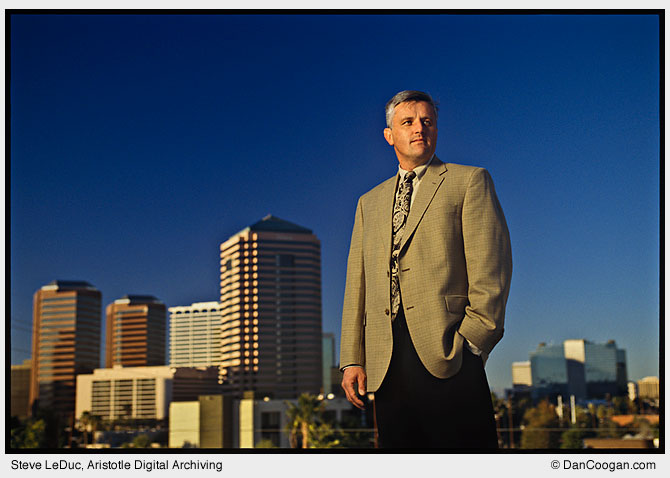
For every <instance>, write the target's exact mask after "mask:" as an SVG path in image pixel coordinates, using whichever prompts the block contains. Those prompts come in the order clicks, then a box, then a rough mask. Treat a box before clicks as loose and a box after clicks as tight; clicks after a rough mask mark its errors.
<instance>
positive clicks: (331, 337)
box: [321, 332, 336, 395]
mask: <svg viewBox="0 0 670 478" xmlns="http://www.w3.org/2000/svg"><path fill="white" fill-rule="evenodd" d="M322 360H323V363H322V370H323V372H322V374H323V387H322V390H321V393H323V394H324V395H328V394H329V393H331V392H332V391H333V368H335V363H336V362H335V334H333V333H332V332H324V334H323V353H322Z"/></svg>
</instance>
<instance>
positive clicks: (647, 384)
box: [637, 377, 660, 400]
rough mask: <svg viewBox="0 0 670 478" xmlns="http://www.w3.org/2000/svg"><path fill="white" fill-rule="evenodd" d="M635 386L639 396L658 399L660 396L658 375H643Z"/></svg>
mask: <svg viewBox="0 0 670 478" xmlns="http://www.w3.org/2000/svg"><path fill="white" fill-rule="evenodd" d="M637 387H638V390H639V396H640V398H647V399H651V400H658V399H659V397H660V394H659V387H660V382H659V380H658V377H644V378H643V379H641V380H638V381H637Z"/></svg>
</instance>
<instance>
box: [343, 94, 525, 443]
mask: <svg viewBox="0 0 670 478" xmlns="http://www.w3.org/2000/svg"><path fill="white" fill-rule="evenodd" d="M386 123H387V128H386V129H385V130H384V137H385V138H386V141H387V142H388V143H389V145H391V146H393V149H394V150H395V153H396V156H397V158H398V163H399V170H398V174H397V175H396V176H394V177H392V178H391V179H388V180H387V181H385V182H383V183H381V184H380V185H379V186H377V187H375V188H374V189H372V190H371V191H369V192H368V193H366V194H364V195H363V196H362V197H361V198H360V199H359V201H358V207H357V209H356V218H355V221H354V229H353V233H352V236H351V247H350V251H349V260H348V264H347V282H346V287H345V296H344V307H343V313H342V339H341V347H340V349H341V354H340V365H341V367H342V370H343V372H344V376H343V381H342V388H344V391H345V393H346V395H347V398H348V399H349V401H350V402H351V403H353V404H354V405H355V406H357V407H359V408H363V407H364V403H363V401H362V400H361V397H360V396H362V395H365V394H366V393H367V392H374V394H375V399H374V403H375V413H376V419H377V429H378V432H379V442H380V445H381V446H382V447H384V448H397V447H403V448H425V447H440V448H495V447H497V434H496V428H495V421H494V416H493V407H492V404H491V396H490V390H489V386H488V382H487V380H486V374H485V372H484V361H485V360H486V358H487V357H488V354H489V353H490V352H491V349H493V347H494V346H495V345H496V343H497V342H498V341H499V340H500V339H501V338H502V335H503V321H504V316H505V305H506V303H507V296H508V293H509V285H510V278H511V273H512V253H511V248H510V240H509V233H508V230H507V225H506V222H505V218H504V216H503V212H502V209H501V207H500V204H499V203H498V199H497V197H496V193H495V189H494V187H493V182H492V180H491V177H490V176H489V174H488V172H487V171H486V170H484V169H482V168H476V167H471V166H462V165H457V164H445V163H443V162H442V161H440V160H439V159H438V158H437V157H436V156H435V147H436V144H437V107H436V106H435V103H434V102H433V99H432V98H431V97H430V95H428V94H426V93H423V92H420V91H402V92H400V93H398V94H397V95H395V96H394V97H393V98H391V100H390V101H389V102H388V103H387V105H386ZM357 393H358V395H357ZM359 395H360V396H359Z"/></svg>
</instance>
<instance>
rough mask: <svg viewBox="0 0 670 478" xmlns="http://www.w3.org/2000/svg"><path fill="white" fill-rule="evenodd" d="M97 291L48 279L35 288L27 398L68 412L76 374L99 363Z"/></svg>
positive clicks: (71, 409) (71, 410)
mask: <svg viewBox="0 0 670 478" xmlns="http://www.w3.org/2000/svg"><path fill="white" fill-rule="evenodd" d="M101 299H102V296H101V294H100V291H99V290H97V289H96V288H95V287H93V286H92V285H91V284H89V283H88V282H80V281H60V280H57V281H53V282H51V283H50V284H48V285H45V286H43V287H42V288H40V289H39V290H38V291H37V292H35V296H34V301H33V302H34V303H33V343H32V349H33V350H32V370H31V375H30V400H29V401H30V403H31V405H38V406H39V407H43V408H48V409H51V410H52V411H55V412H57V413H59V414H61V416H64V417H67V416H72V414H73V413H74V407H75V379H76V376H77V374H80V373H86V372H90V371H91V370H93V369H95V368H96V367H99V366H100V329H101V322H102V320H101Z"/></svg>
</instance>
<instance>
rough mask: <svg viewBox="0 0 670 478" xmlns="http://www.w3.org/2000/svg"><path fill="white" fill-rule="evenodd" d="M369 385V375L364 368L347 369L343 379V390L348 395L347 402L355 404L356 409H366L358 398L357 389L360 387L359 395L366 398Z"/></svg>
mask: <svg viewBox="0 0 670 478" xmlns="http://www.w3.org/2000/svg"><path fill="white" fill-rule="evenodd" d="M366 385H367V375H365V370H363V367H357V366H356V367H347V368H345V369H344V377H343V378H342V388H343V389H344V393H345V394H346V395H347V400H349V401H350V402H351V403H353V404H354V406H355V407H357V408H360V409H361V410H364V409H365V404H364V403H363V401H362V400H361V399H360V398H358V397H357V396H356V387H358V394H359V395H362V396H365V393H366Z"/></svg>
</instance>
